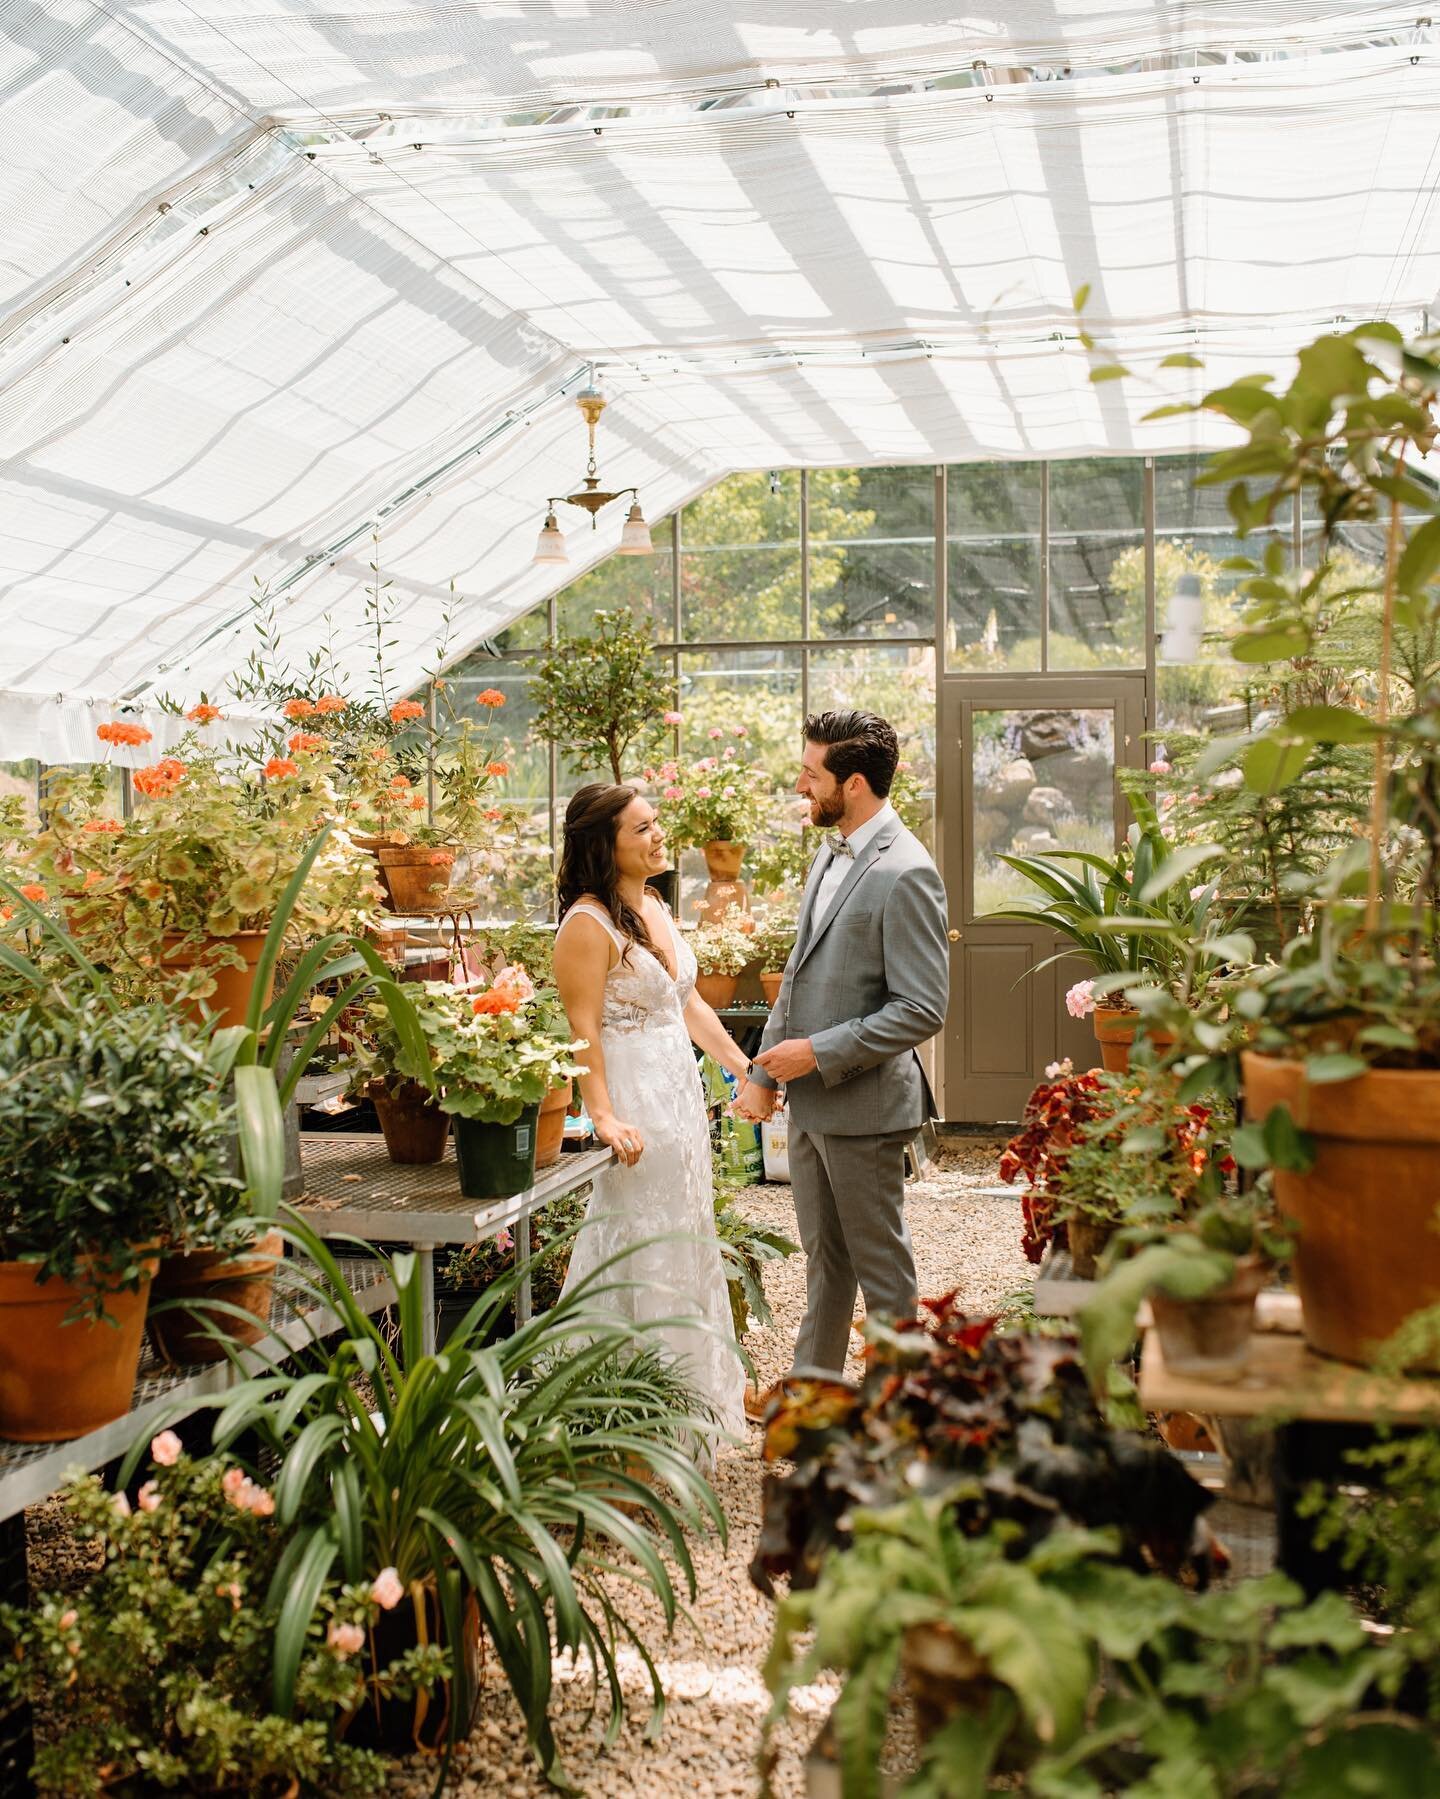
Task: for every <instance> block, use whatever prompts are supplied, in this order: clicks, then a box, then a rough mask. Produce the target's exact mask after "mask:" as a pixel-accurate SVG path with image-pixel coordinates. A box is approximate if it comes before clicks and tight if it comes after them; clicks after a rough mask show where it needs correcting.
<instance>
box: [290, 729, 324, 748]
mask: <svg viewBox="0 0 1440 1799" xmlns="http://www.w3.org/2000/svg"><path fill="white" fill-rule="evenodd" d="M289 744H290V748H291V749H292V750H297V751H305V750H323V749H324V747H325V739H324V738H323V737H317V736H316V735H315V733H314V732H313V731H297V732H296V733H295V735H294V736H293V737H291V738H290V739H289Z"/></svg>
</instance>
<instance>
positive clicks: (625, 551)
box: [616, 500, 655, 556]
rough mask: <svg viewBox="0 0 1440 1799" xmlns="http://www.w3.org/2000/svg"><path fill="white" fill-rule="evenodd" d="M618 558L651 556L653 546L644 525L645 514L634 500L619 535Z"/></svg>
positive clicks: (648, 528) (653, 552) (648, 529)
mask: <svg viewBox="0 0 1440 1799" xmlns="http://www.w3.org/2000/svg"><path fill="white" fill-rule="evenodd" d="M616 554H617V555H619V556H653V555H654V554H655V546H654V544H653V543H651V541H650V527H649V525H647V524H646V523H645V514H644V513H643V512H642V511H641V510H640V502H639V500H636V502H635V504H634V505H633V506H632V507H631V508H630V511H629V513H628V514H627V516H626V519H625V529H624V530H623V531H622V532H621V533H620V548H619V549H618V550H617V551H616Z"/></svg>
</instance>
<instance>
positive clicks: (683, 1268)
mask: <svg viewBox="0 0 1440 1799" xmlns="http://www.w3.org/2000/svg"><path fill="white" fill-rule="evenodd" d="M577 912H584V913H586V914H587V915H588V916H589V917H591V918H594V919H597V920H598V921H599V922H600V924H602V925H603V926H604V928H605V931H606V933H607V935H608V936H609V938H610V941H611V942H612V943H613V944H614V946H615V950H616V953H617V955H621V952H622V951H623V949H624V939H623V938H622V937H621V935H620V933H619V932H618V931H617V930H616V929H615V927H614V925H613V924H612V923H611V921H610V917H609V914H608V913H606V912H605V911H603V910H602V909H601V908H600V907H599V906H593V905H591V904H589V903H588V902H587V901H584V900H581V901H579V902H578V903H577V904H575V905H574V906H572V907H571V908H570V910H569V912H567V913H566V915H565V919H564V920H563V921H562V923H561V927H560V928H561V929H562V930H563V929H564V928H565V925H566V924H568V923H569V921H570V919H571V918H573V917H574V916H575V914H576V913H577ZM666 922H667V925H668V927H669V931H670V941H671V943H672V945H673V946H674V956H675V968H676V978H675V979H674V980H672V979H671V978H670V975H669V973H668V972H667V970H666V968H665V966H664V964H663V963H662V962H660V961H659V960H658V959H657V958H656V957H655V956H652V955H651V954H650V952H649V951H648V950H645V949H642V948H640V947H639V946H638V945H635V944H632V945H631V946H630V957H629V961H628V962H627V961H625V960H624V959H623V956H622V959H621V960H619V961H617V962H615V963H614V964H613V965H612V966H611V969H610V972H609V973H608V974H607V975H606V977H605V1003H604V1009H603V1011H602V1013H601V1021H600V1047H601V1049H602V1050H603V1051H604V1055H605V1078H606V1084H607V1085H608V1087H609V1090H610V1103H611V1105H612V1107H613V1108H614V1111H615V1116H616V1117H617V1118H619V1119H620V1120H621V1121H622V1122H623V1123H625V1124H631V1125H634V1126H635V1127H636V1129H637V1130H639V1132H640V1133H641V1136H642V1137H643V1138H644V1143H645V1148H644V1152H643V1153H642V1155H641V1157H640V1159H639V1161H638V1162H636V1164H635V1165H634V1167H633V1168H626V1167H624V1166H623V1165H622V1164H621V1163H619V1162H617V1163H615V1164H613V1165H612V1166H611V1167H609V1168H607V1169H606V1170H605V1171H604V1172H603V1173H602V1174H600V1175H599V1176H597V1178H596V1181H595V1186H594V1190H593V1192H592V1193H591V1196H590V1203H589V1205H588V1206H587V1207H586V1209H585V1224H584V1228H583V1229H582V1230H581V1232H580V1234H579V1236H578V1237H577V1238H576V1240H575V1246H574V1248H573V1250H572V1251H571V1256H570V1269H569V1272H568V1273H567V1275H566V1277H565V1288H564V1290H565V1292H566V1293H568V1292H570V1290H571V1289H572V1288H573V1287H574V1286H575V1284H576V1283H577V1282H578V1281H581V1280H583V1279H584V1278H585V1277H586V1275H588V1274H590V1273H591V1272H592V1271H593V1270H594V1269H595V1268H597V1267H598V1266H599V1265H600V1264H601V1263H602V1262H606V1261H608V1260H609V1259H610V1257H612V1256H616V1255H619V1254H620V1252H621V1251H633V1253H630V1254H626V1255H624V1256H623V1257H622V1259H621V1260H619V1261H617V1262H615V1263H613V1264H612V1266H611V1267H609V1268H607V1269H606V1270H605V1272H604V1273H603V1274H602V1275H600V1277H599V1279H598V1280H597V1282H596V1289H597V1291H596V1295H595V1303H596V1304H598V1305H602V1306H604V1307H606V1308H607V1309H609V1310H614V1311H618V1312H620V1313H622V1314H623V1315H624V1316H625V1317H626V1318H630V1319H634V1320H636V1321H642V1320H654V1319H661V1318H674V1319H677V1320H678V1319H682V1318H695V1319H697V1320H698V1322H699V1325H700V1326H701V1328H694V1327H691V1326H688V1325H685V1324H683V1323H678V1322H677V1323H675V1324H669V1325H666V1326H664V1327H663V1330H662V1333H661V1334H662V1336H663V1340H664V1342H665V1345H666V1347H667V1348H668V1349H669V1351H670V1352H671V1354H672V1355H673V1356H674V1358H675V1360H676V1361H677V1362H679V1363H681V1364H682V1365H683V1367H684V1370H685V1373H686V1375H687V1377H688V1379H689V1381H690V1384H691V1386H692V1387H693V1388H694V1391H695V1393H696V1395H697V1396H698V1397H699V1398H700V1399H701V1400H703V1401H704V1403H705V1404H706V1405H707V1406H708V1407H709V1408H710V1409H711V1410H712V1411H713V1412H714V1414H715V1419H716V1422H717V1423H718V1424H719V1425H720V1426H721V1427H722V1428H723V1429H725V1430H729V1431H733V1432H736V1433H737V1434H741V1435H743V1433H744V1429H745V1411H744V1404H743V1395H744V1386H745V1376H744V1369H743V1367H742V1364H741V1362H740V1358H739V1354H738V1352H737V1350H736V1347H735V1335H734V1327H733V1325H732V1323H731V1318H730V1300H729V1295H728V1293H727V1291H726V1286H725V1267H724V1263H723V1261H722V1260H721V1256H720V1244H719V1240H718V1239H717V1237H716V1235H715V1187H714V1179H713V1176H712V1174H711V1166H710V1126H709V1121H708V1119H707V1118H706V1114H705V1094H704V1088H703V1086H702V1084H701V1080H700V1070H699V1068H698V1067H697V1065H696V1061H695V1052H694V1050H693V1048H692V1047H691V1043H690V1033H689V1032H688V1031H687V1030H686V1028H685V1018H684V1008H685V1005H686V1003H687V1002H688V1000H689V998H690V995H691V994H692V993H693V992H694V991H695V973H696V969H695V957H694V954H693V953H692V951H691V949H690V946H689V945H688V944H687V943H686V942H685V941H684V939H683V938H682V937H681V935H680V933H679V931H677V930H676V928H675V923H674V920H673V919H671V918H670V917H669V914H668V913H667V915H666ZM582 1058H583V1052H582ZM677 1233H678V1235H677ZM655 1237H666V1238H667V1240H666V1241H664V1242H658V1243H657V1242H650V1241H648V1239H651V1238H655ZM637 1245H638V1246H641V1247H636V1246H637ZM615 1282H634V1283H635V1285H633V1286H623V1287H618V1288H616V1289H615V1290H613V1291H610V1292H606V1291H603V1289H604V1288H605V1287H606V1286H608V1285H610V1284H611V1283H615ZM648 1335H650V1333H647V1336H648Z"/></svg>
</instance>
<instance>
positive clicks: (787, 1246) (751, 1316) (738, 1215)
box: [715, 1156, 800, 1343]
mask: <svg viewBox="0 0 1440 1799" xmlns="http://www.w3.org/2000/svg"><path fill="white" fill-rule="evenodd" d="M744 1193H745V1188H744V1187H741V1186H737V1185H736V1184H735V1183H734V1182H732V1181H730V1180H727V1179H726V1178H725V1173H724V1170H723V1167H722V1165H721V1162H720V1158H719V1157H718V1156H717V1157H716V1158H715V1235H716V1236H717V1237H718V1238H719V1240H720V1254H721V1257H722V1258H723V1260H724V1263H725V1281H726V1287H727V1289H728V1291H729V1296H730V1319H731V1323H732V1324H733V1325H734V1327H735V1341H736V1342H737V1343H739V1342H741V1341H742V1340H743V1338H744V1336H745V1333H746V1332H747V1331H748V1330H749V1329H750V1327H751V1325H752V1324H759V1325H762V1326H768V1325H771V1324H773V1323H774V1321H775V1320H774V1317H773V1315H772V1313H771V1311H770V1302H769V1300H768V1299H766V1297H765V1279H764V1274H763V1269H764V1267H765V1264H766V1263H767V1262H783V1261H784V1260H785V1259H786V1257H787V1256H794V1255H799V1253H800V1245H799V1244H798V1243H792V1242H791V1241H790V1239H789V1238H788V1237H787V1236H786V1235H785V1233H784V1232H783V1231H777V1230H771V1229H770V1227H769V1226H768V1225H763V1224H755V1223H753V1222H752V1221H751V1220H750V1219H749V1218H747V1217H746V1215H745V1210H744V1198H743V1196H744Z"/></svg>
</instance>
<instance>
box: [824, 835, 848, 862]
mask: <svg viewBox="0 0 1440 1799" xmlns="http://www.w3.org/2000/svg"><path fill="white" fill-rule="evenodd" d="M825 842H826V844H827V845H828V846H829V850H830V854H831V855H832V856H848V857H849V859H850V860H851V861H852V862H853V861H854V860H855V852H854V850H853V849H851V847H850V840H849V838H848V837H844V836H842V835H841V833H840V832H839V831H829V832H827V833H826V836H825Z"/></svg>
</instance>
